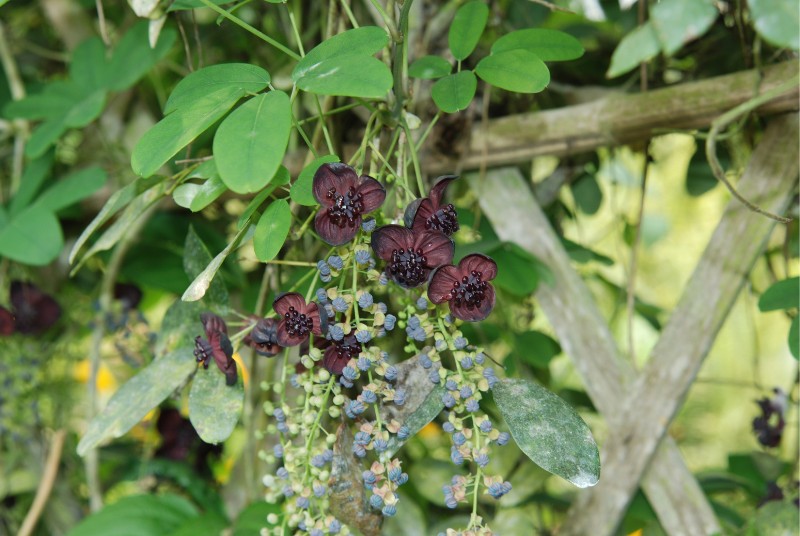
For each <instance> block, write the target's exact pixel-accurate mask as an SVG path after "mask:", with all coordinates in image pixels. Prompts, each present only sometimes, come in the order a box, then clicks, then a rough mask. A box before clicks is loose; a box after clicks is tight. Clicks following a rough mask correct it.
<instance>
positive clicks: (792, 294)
mask: <svg viewBox="0 0 800 536" xmlns="http://www.w3.org/2000/svg"><path fill="white" fill-rule="evenodd" d="M798 301H800V277H790V278H789V279H784V280H782V281H778V282H777V283H774V284H773V285H772V286H770V287H769V288H768V289H767V290H765V291H764V293H763V294H762V295H761V297H760V298H759V299H758V309H759V310H760V311H761V312H766V311H778V310H781V309H793V308H795V307H797V306H798Z"/></svg>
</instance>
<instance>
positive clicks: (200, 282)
mask: <svg viewBox="0 0 800 536" xmlns="http://www.w3.org/2000/svg"><path fill="white" fill-rule="evenodd" d="M248 228H249V227H248V226H245V227H242V228H241V229H239V232H238V233H236V236H234V237H233V240H231V242H230V244H228V245H227V246H226V247H225V249H223V250H222V251H221V252H220V253H219V254H218V255H217V256H216V257H214V259H213V260H212V261H211V262H210V263H208V266H206V267H205V269H204V270H203V271H202V272H200V273H199V274H198V275H197V277H195V278H194V281H192V283H191V284H190V285H189V288H187V289H186V292H184V293H183V296H181V300H183V301H197V300H199V299H200V298H202V297H203V296H205V294H206V291H207V290H208V287H209V285H211V281H212V280H213V279H214V276H215V275H217V272H218V271H219V268H220V266H222V263H223V262H225V259H226V258H228V255H230V254H231V252H232V251H233V250H234V249H235V248H236V246H238V245H239V242H240V241H241V240H242V237H243V236H244V235H245V233H246V232H247V230H248Z"/></svg>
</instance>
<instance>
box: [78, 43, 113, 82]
mask: <svg viewBox="0 0 800 536" xmlns="http://www.w3.org/2000/svg"><path fill="white" fill-rule="evenodd" d="M69 77H70V79H71V80H72V81H73V82H74V83H75V84H77V85H79V86H81V87H83V88H85V90H86V91H87V92H92V91H94V90H95V89H97V88H104V87H106V82H107V81H108V64H107V62H106V47H105V45H104V44H103V41H102V40H101V39H100V38H99V37H90V38H89V39H87V40H85V41H83V42H82V43H81V44H79V45H78V46H77V48H76V49H75V51H74V52H73V53H72V61H71V62H70V64H69Z"/></svg>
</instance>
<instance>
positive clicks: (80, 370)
mask: <svg viewBox="0 0 800 536" xmlns="http://www.w3.org/2000/svg"><path fill="white" fill-rule="evenodd" d="M90 368H91V363H89V360H88V359H84V360H83V361H80V362H79V363H78V364H77V365H76V366H75V372H74V375H75V379H76V380H78V381H79V382H81V383H88V382H89V369H90ZM116 389H117V380H116V379H114V375H113V374H111V371H110V370H108V367H106V366H105V365H103V364H102V363H101V364H100V368H99V369H98V371H97V390H98V391H100V392H101V393H103V392H107V391H115V390H116Z"/></svg>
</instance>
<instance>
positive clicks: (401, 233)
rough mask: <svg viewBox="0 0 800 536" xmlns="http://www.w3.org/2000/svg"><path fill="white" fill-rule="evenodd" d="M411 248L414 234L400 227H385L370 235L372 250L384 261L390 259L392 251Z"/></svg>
mask: <svg viewBox="0 0 800 536" xmlns="http://www.w3.org/2000/svg"><path fill="white" fill-rule="evenodd" d="M413 246H414V233H412V232H411V230H409V229H406V228H405V227H401V226H400V225H385V226H383V227H381V228H380V229H377V230H376V231H375V232H374V233H372V249H373V250H375V254H376V255H377V256H378V257H380V258H381V259H383V260H385V261H388V260H389V259H391V258H392V251H394V250H396V249H408V248H410V247H413Z"/></svg>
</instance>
